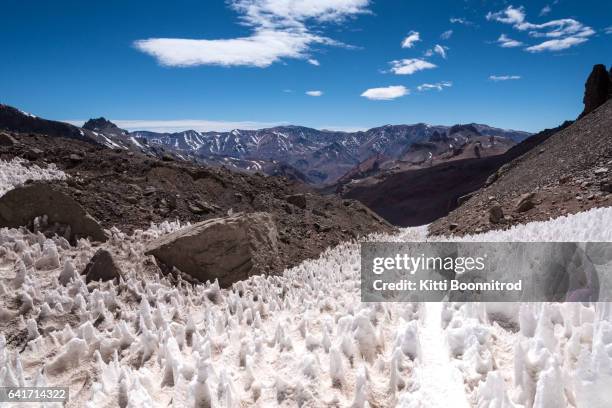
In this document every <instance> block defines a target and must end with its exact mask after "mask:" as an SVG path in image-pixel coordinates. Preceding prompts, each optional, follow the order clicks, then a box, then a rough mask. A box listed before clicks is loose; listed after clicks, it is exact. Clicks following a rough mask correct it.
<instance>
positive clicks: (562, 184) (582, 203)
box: [430, 98, 612, 235]
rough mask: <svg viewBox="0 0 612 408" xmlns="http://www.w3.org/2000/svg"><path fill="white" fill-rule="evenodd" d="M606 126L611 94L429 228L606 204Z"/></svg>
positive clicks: (611, 164)
mask: <svg viewBox="0 0 612 408" xmlns="http://www.w3.org/2000/svg"><path fill="white" fill-rule="evenodd" d="M585 99H586V98H585ZM610 129H612V100H608V101H607V102H606V103H604V104H603V105H601V106H599V107H597V108H596V109H594V110H593V111H591V112H590V113H588V114H586V115H584V116H582V117H581V118H580V119H579V120H577V121H576V122H575V123H573V124H572V125H570V126H568V127H567V128H565V129H563V130H561V131H559V132H557V133H555V134H554V135H552V136H551V137H549V138H548V139H547V140H546V141H544V142H543V143H542V144H541V145H539V146H538V147H536V148H535V149H532V150H530V151H528V152H527V153H525V154H524V155H522V156H520V157H519V158H517V159H516V160H514V161H512V162H510V163H509V164H507V165H506V166H504V168H502V169H501V171H500V172H498V175H497V180H495V181H494V182H493V183H492V184H491V185H489V186H487V187H485V188H483V189H481V190H479V191H478V192H477V193H476V194H474V196H473V197H471V198H470V199H469V200H468V201H467V202H465V203H464V204H463V205H462V206H460V207H459V208H457V209H456V210H455V211H452V212H451V213H450V214H449V215H448V216H447V217H445V218H442V219H440V220H438V221H436V222H434V223H433V224H432V225H431V226H430V232H431V233H432V234H434V235H437V234H448V233H453V234H455V235H463V234H467V233H475V232H481V231H487V230H491V229H503V228H509V227H511V226H513V225H516V224H524V223H527V222H530V221H539V220H547V219H550V218H555V217H558V216H560V215H565V214H573V213H577V212H581V211H585V210H588V209H590V208H594V207H606V206H610V205H612V195H611V194H610V193H611V192H612V132H610Z"/></svg>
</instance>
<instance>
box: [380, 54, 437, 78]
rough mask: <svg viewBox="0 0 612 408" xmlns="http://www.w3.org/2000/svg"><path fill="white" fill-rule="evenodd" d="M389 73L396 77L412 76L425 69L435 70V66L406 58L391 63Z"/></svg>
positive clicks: (424, 61) (416, 59)
mask: <svg viewBox="0 0 612 408" xmlns="http://www.w3.org/2000/svg"><path fill="white" fill-rule="evenodd" d="M390 64H391V72H393V73H394V74H396V75H412V74H414V73H415V72H418V71H422V70H425V69H432V68H436V67H437V65H435V64H432V63H431V62H429V61H426V60H423V59H419V58H408V59H402V60H396V61H391V62H390Z"/></svg>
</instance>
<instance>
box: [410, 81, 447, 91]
mask: <svg viewBox="0 0 612 408" xmlns="http://www.w3.org/2000/svg"><path fill="white" fill-rule="evenodd" d="M451 86H453V83H452V82H450V81H442V82H436V83H435V84H421V85H419V86H417V90H418V91H419V92H425V91H431V90H433V89H437V90H438V91H441V90H442V89H444V88H450V87H451Z"/></svg>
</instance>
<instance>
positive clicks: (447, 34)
mask: <svg viewBox="0 0 612 408" xmlns="http://www.w3.org/2000/svg"><path fill="white" fill-rule="evenodd" d="M452 35H453V30H447V31H445V32H443V33H442V34H440V39H442V40H448V39H449V38H451V37H452Z"/></svg>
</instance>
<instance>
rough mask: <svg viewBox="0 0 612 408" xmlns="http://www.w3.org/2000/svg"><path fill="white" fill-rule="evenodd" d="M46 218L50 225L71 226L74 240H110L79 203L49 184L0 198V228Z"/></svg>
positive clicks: (31, 186) (24, 189) (14, 191)
mask: <svg viewBox="0 0 612 408" xmlns="http://www.w3.org/2000/svg"><path fill="white" fill-rule="evenodd" d="M42 215H47V217H48V223H49V224H50V225H53V224H55V223H58V224H61V225H68V226H70V230H71V233H72V235H71V238H75V237H76V238H85V237H89V238H91V239H92V240H93V241H99V242H104V241H106V240H107V237H106V235H105V234H104V230H103V229H102V227H101V226H100V224H98V222H97V221H96V220H95V219H94V218H93V217H92V216H90V215H89V214H88V213H87V212H86V211H85V209H83V207H81V205H80V204H79V203H77V202H76V201H75V200H74V199H72V197H70V196H68V195H66V194H64V193H62V192H60V191H58V190H55V189H53V187H52V186H51V185H49V184H44V183H35V184H30V185H27V186H24V187H18V188H15V189H13V190H11V191H9V192H8V193H6V194H5V195H3V196H2V197H0V227H9V228H16V227H20V226H27V225H28V224H29V223H30V222H31V221H32V220H33V219H34V218H36V217H39V216H42Z"/></svg>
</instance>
